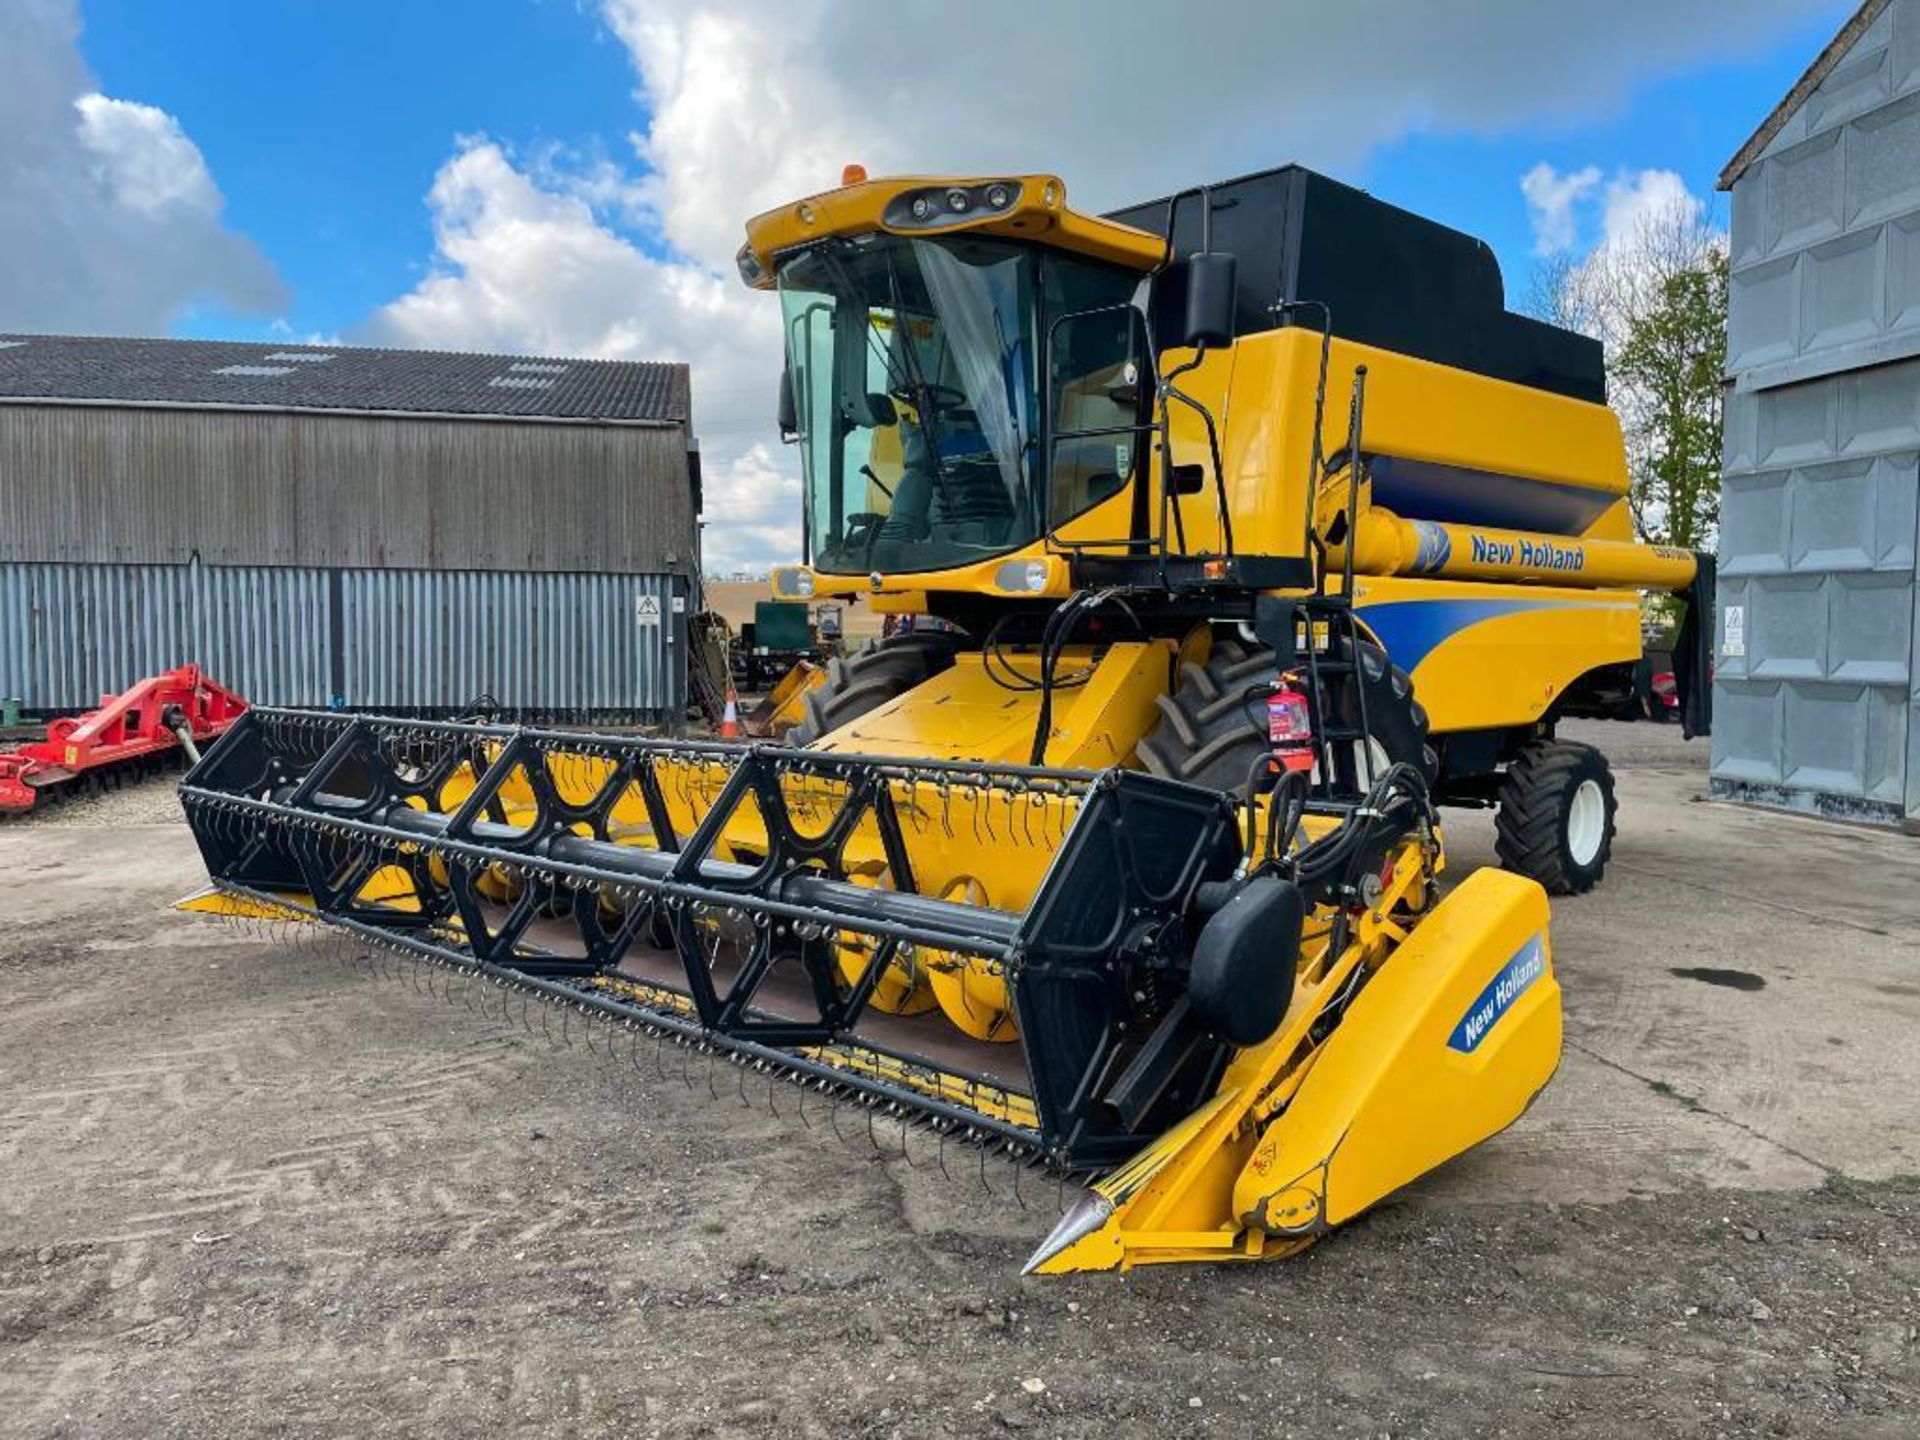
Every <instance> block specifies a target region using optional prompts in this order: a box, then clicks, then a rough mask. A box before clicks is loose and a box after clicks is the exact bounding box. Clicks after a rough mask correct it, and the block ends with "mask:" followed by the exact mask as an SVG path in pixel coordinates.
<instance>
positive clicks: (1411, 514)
mask: <svg viewBox="0 0 1920 1440" xmlns="http://www.w3.org/2000/svg"><path fill="white" fill-rule="evenodd" d="M1367 473H1368V474H1369V475H1370V476H1372V478H1373V503H1374V504H1376V505H1384V506H1385V507H1386V508H1387V509H1389V510H1391V511H1393V513H1394V514H1396V515H1398V516H1399V517H1400V518H1401V519H1402V520H1443V521H1446V522H1448V523H1449V524H1453V525H1492V526H1499V527H1500V528H1502V529H1505V530H1539V531H1545V532H1547V533H1549V534H1553V535H1584V534H1585V533H1586V532H1587V527H1588V526H1590V525H1592V524H1593V522H1594V521H1595V520H1598V519H1599V518H1600V517H1601V516H1602V515H1604V514H1605V513H1606V512H1607V510H1608V509H1610V508H1611V507H1612V506H1613V505H1614V504H1615V503H1616V502H1618V500H1619V499H1620V497H1619V496H1618V495H1615V494H1613V493H1612V492H1611V491H1607V490H1595V489H1594V488H1592V487H1591V486H1588V485H1562V484H1559V483H1557V482H1555V481H1552V480H1534V479H1531V478H1530V477H1528V476H1525V475H1503V474H1501V473H1499V472H1498V471H1494V470H1469V469H1467V468H1465V467H1463V466H1459V465H1440V464H1436V463H1435V462H1433V461H1431V460H1403V459H1401V458H1399V457H1398V456H1394V455H1375V456H1374V457H1373V458H1372V459H1371V460H1370V461H1368V464H1367Z"/></svg>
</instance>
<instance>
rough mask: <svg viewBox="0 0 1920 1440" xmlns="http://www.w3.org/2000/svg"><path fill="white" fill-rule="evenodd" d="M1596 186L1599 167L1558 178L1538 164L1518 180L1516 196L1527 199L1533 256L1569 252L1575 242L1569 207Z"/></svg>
mask: <svg viewBox="0 0 1920 1440" xmlns="http://www.w3.org/2000/svg"><path fill="white" fill-rule="evenodd" d="M1599 184H1600V167H1599V166H1597V165H1589V166H1587V167H1586V168H1585V169H1584V170H1573V171H1569V172H1568V173H1566V174H1564V175H1563V174H1561V173H1560V172H1559V171H1558V170H1556V169H1554V168H1553V166H1551V165H1549V164H1547V162H1546V161H1544V160H1542V161H1541V162H1540V163H1539V164H1538V165H1535V166H1534V167H1533V168H1532V169H1531V170H1529V171H1528V172H1527V173H1526V174H1525V175H1522V176H1521V177H1520V192H1521V194H1523V195H1525V196H1526V199H1527V218H1528V219H1529V220H1530V221H1531V222H1532V224H1533V253H1534V254H1536V255H1558V254H1560V253H1561V252H1563V251H1566V250H1571V249H1573V247H1574V244H1575V243H1576V240H1577V238H1578V236H1577V232H1576V227H1575V224H1574V214H1573V207H1574V206H1575V205H1576V204H1577V203H1578V202H1579V201H1582V200H1584V199H1586V198H1587V197H1588V196H1589V195H1591V194H1592V193H1593V192H1594V190H1595V189H1597V188H1598V187H1599Z"/></svg>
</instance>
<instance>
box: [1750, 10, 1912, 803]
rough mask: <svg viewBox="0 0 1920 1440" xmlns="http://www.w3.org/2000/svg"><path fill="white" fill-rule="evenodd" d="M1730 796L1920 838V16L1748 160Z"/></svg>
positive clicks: (1858, 55)
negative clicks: (1898, 828)
mask: <svg viewBox="0 0 1920 1440" xmlns="http://www.w3.org/2000/svg"><path fill="white" fill-rule="evenodd" d="M1720 184H1721V188H1722V189H1731V190H1732V192H1733V253H1732V262H1733V276H1732V294H1731V301H1730V304H1731V313H1730V316H1729V326H1728V346H1727V352H1728V353H1727V365H1728V372H1729V379H1730V381H1731V389H1730V391H1729V393H1728V396H1727V405H1726V447H1725V453H1726V482H1725V486H1724V489H1723V491H1722V496H1721V511H1720V566H1719V574H1720V598H1719V604H1720V626H1719V636H1718V639H1719V661H1718V667H1717V670H1716V684H1715V694H1714V724H1713V777H1712V787H1713V790H1714V793H1715V794H1717V795H1721V796H1725V797H1729V798H1736V799H1745V800H1751V801H1755V802H1758V803H1762V804H1771V805H1783V806H1788V807H1791V808H1795V809H1804V810H1810V811H1814V812H1816V813H1821V814H1828V815H1835V816H1842V817H1847V818H1854V819H1868V820H1878V821H1882V822H1888V823H1899V822H1901V821H1904V822H1906V823H1907V824H1909V825H1913V826H1920V673H1917V672H1916V669H1915V664H1914V643H1915V635H1916V632H1920V611H1917V610H1916V605H1920V597H1917V595H1916V590H1915V585H1914V554H1915V550H1916V548H1917V546H1920V531H1917V528H1916V527H1917V526H1920V520H1917V518H1916V515H1917V512H1920V506H1917V505H1916V497H1917V496H1920V0H1867V3H1866V4H1864V5H1862V6H1861V7H1860V9H1859V10H1858V11H1857V12H1856V13H1855V15H1854V16H1853V18H1852V19H1851V20H1849V21H1848V23H1847V25H1846V26H1845V27H1844V28H1843V29H1842V30H1841V32H1840V34H1839V35H1838V36H1837V37H1836V38H1835V39H1834V42H1833V43H1832V44H1831V45H1830V46H1828V48H1827V49H1826V51H1825V52H1823V53H1822V54H1821V56H1820V57H1819V58H1818V60H1816V62H1815V63H1814V65H1813V67H1812V68H1811V69H1810V70H1808V72H1807V74H1806V76H1805V77H1804V78H1802V80H1801V81H1800V83H1799V84H1798V85H1797V86H1796V87H1795V88H1794V90H1793V91H1792V93H1791V94H1789V95H1788V96H1787V97H1786V99H1785V100H1784V101H1782V103H1781V104H1780V106H1779V108H1777V109H1776V110H1775V111H1774V112H1773V114H1772V115H1771V116H1769V117H1768V119H1767V121H1766V122H1765V124H1763V125H1762V126H1761V127H1760V129H1759V130H1758V131H1757V132H1756V133H1755V134H1754V136H1753V138H1752V139H1751V140H1749V141H1748V142H1747V144H1746V146H1745V147H1744V148H1743V149H1742V150H1741V152H1740V154H1739V155H1737V156H1736V157H1734V160H1733V162H1732V163H1731V164H1730V165H1729V166H1728V167H1727V170H1726V172H1725V173H1724V174H1723V175H1722V176H1721V180H1720Z"/></svg>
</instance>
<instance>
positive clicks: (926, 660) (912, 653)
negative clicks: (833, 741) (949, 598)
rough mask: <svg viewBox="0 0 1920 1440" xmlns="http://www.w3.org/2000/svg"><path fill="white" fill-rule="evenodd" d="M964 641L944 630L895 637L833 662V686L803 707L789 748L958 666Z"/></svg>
mask: <svg viewBox="0 0 1920 1440" xmlns="http://www.w3.org/2000/svg"><path fill="white" fill-rule="evenodd" d="M958 643H959V642H958V639H957V637H955V636H952V635H949V634H947V633H946V632H944V631H938V630H925V631H917V632H910V633H908V634H906V635H893V636H889V637H888V638H887V639H884V640H881V641H878V642H877V643H875V644H873V645H870V646H868V647H867V648H866V649H865V650H862V651H860V652H859V653H858V654H857V655H848V656H845V657H843V658H841V659H837V660H830V661H828V662H827V681H826V684H824V685H818V686H815V687H814V688H813V689H811V690H809V691H808V692H807V694H806V699H805V700H804V701H803V702H802V703H803V704H804V706H805V708H806V716H805V718H804V719H802V720H801V722H800V723H799V724H798V725H796V726H794V727H793V729H792V730H790V731H788V732H787V737H786V740H785V741H784V742H783V743H785V744H788V745H793V746H802V745H811V744H812V743H813V742H814V741H816V740H818V739H819V738H820V737H821V736H823V735H827V734H830V733H832V732H833V731H835V730H838V729H839V728H840V727H841V726H842V725H846V724H849V723H851V722H852V721H854V720H858V719H859V718H860V717H861V716H862V715H865V714H866V713H867V712H868V711H870V710H877V709H879V708H880V707H881V706H882V705H884V704H886V703H887V702H888V701H889V700H892V699H894V698H895V697H896V696H899V695H904V694H906V693H907V691H909V690H911V689H913V687H914V686H916V685H918V684H920V683H921V682H922V681H923V680H929V679H931V678H932V677H933V676H935V675H938V674H939V673H940V672H941V671H942V670H945V669H947V668H949V667H950V666H951V665H952V664H953V652H954V650H955V648H956V647H957V645H958Z"/></svg>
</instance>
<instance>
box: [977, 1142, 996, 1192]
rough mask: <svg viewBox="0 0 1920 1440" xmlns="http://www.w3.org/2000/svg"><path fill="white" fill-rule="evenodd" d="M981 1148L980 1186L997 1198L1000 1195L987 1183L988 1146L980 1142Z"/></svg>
mask: <svg viewBox="0 0 1920 1440" xmlns="http://www.w3.org/2000/svg"><path fill="white" fill-rule="evenodd" d="M979 1149H980V1188H981V1189H982V1190H984V1191H986V1192H987V1194H989V1195H992V1196H993V1198H995V1199H996V1200H997V1199H999V1198H1000V1197H999V1196H998V1194H996V1193H995V1191H994V1188H993V1186H991V1185H989V1184H988V1183H987V1146H986V1145H985V1144H984V1143H982V1144H980V1146H979Z"/></svg>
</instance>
